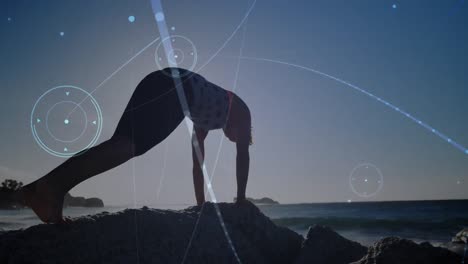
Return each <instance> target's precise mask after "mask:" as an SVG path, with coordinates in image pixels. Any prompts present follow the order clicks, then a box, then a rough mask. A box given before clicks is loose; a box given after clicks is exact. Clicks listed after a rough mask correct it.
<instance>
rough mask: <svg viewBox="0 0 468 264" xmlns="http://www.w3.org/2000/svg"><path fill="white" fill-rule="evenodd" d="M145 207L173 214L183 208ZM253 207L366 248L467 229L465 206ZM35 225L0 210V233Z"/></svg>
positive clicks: (436, 238) (79, 211)
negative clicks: (330, 230)
mask: <svg viewBox="0 0 468 264" xmlns="http://www.w3.org/2000/svg"><path fill="white" fill-rule="evenodd" d="M137 207H138V208H139V207H141V206H137ZM149 207H154V208H162V209H174V210H178V209H183V208H186V207H188V205H153V206H151V205H149ZM258 207H259V208H260V210H261V211H262V212H263V213H264V214H265V215H267V216H268V217H270V218H271V219H272V220H273V222H275V223H276V224H277V225H281V226H285V227H288V228H290V229H292V230H294V231H296V232H297V233H299V234H302V235H304V236H305V235H306V234H307V229H308V227H309V226H311V225H313V224H321V225H327V226H330V227H331V228H333V229H334V230H335V231H336V232H338V233H339V234H341V235H342V236H344V237H346V238H348V239H351V240H354V241H357V242H359V243H361V244H363V245H366V246H369V245H371V244H373V243H374V242H375V241H377V240H379V239H380V238H383V237H387V236H399V237H403V238H408V239H412V240H414V241H416V242H422V241H429V242H431V243H432V244H433V245H441V244H443V243H446V242H449V241H450V240H451V238H452V237H453V236H454V235H455V234H456V233H457V232H458V231H460V230H461V229H462V228H464V227H468V200H442V201H401V202H400V201H398V202H351V203H308V204H284V205H258ZM125 208H128V207H113V206H107V207H103V208H81V207H69V208H65V209H64V215H66V216H71V217H77V216H83V215H88V214H96V213H99V212H102V211H107V212H116V211H120V210H123V209H125ZM39 223H40V221H39V219H37V217H36V216H35V215H34V213H33V212H32V211H31V210H30V209H21V210H0V230H14V229H20V228H27V227H29V226H32V225H36V224H39Z"/></svg>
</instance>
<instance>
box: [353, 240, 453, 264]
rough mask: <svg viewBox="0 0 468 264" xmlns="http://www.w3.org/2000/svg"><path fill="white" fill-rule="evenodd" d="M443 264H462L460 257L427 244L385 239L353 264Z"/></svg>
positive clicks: (370, 248)
mask: <svg viewBox="0 0 468 264" xmlns="http://www.w3.org/2000/svg"><path fill="white" fill-rule="evenodd" d="M394 263H399V264H436V263H437V264H445V263H462V256H460V255H458V254H456V253H454V252H451V251H449V250H448V249H445V248H441V247H434V246H432V245H431V244H430V243H428V242H424V243H421V244H417V243H415V242H413V241H411V240H408V239H402V238H399V237H387V238H384V239H382V240H380V241H378V242H376V243H375V244H374V245H373V246H371V247H369V250H368V252H367V255H366V256H364V257H363V258H362V259H360V260H359V261H357V262H353V264H394Z"/></svg>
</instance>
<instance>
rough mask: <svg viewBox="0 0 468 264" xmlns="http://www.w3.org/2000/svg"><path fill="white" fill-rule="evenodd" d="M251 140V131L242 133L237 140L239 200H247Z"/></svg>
mask: <svg viewBox="0 0 468 264" xmlns="http://www.w3.org/2000/svg"><path fill="white" fill-rule="evenodd" d="M249 142H250V134H249V133H242V134H241V135H239V137H238V138H237V141H236V148H237V156H236V177H237V202H243V201H244V200H245V192H246V188H247V180H248V177H249V164H250V155H249Z"/></svg>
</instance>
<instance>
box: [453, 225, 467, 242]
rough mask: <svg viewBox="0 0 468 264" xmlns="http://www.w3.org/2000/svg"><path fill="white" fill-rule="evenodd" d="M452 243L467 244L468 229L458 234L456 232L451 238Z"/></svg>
mask: <svg viewBox="0 0 468 264" xmlns="http://www.w3.org/2000/svg"><path fill="white" fill-rule="evenodd" d="M452 242H453V243H458V244H468V228H464V229H463V230H461V231H460V232H458V233H457V234H456V235H455V236H454V237H453V238H452Z"/></svg>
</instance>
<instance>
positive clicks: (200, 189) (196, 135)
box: [192, 127, 208, 205]
mask: <svg viewBox="0 0 468 264" xmlns="http://www.w3.org/2000/svg"><path fill="white" fill-rule="evenodd" d="M207 135H208V131H206V130H204V129H201V128H196V127H194V128H193V133H192V160H193V186H194V188H195V198H196V199H197V205H202V204H203V203H204V202H205V192H204V186H203V184H204V181H203V171H202V167H201V166H200V162H201V164H203V163H204V160H205V138H206V136H207ZM195 139H198V147H199V148H200V152H201V155H202V160H201V161H200V162H199V161H198V157H197V150H196V145H197V143H196V140H195Z"/></svg>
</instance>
